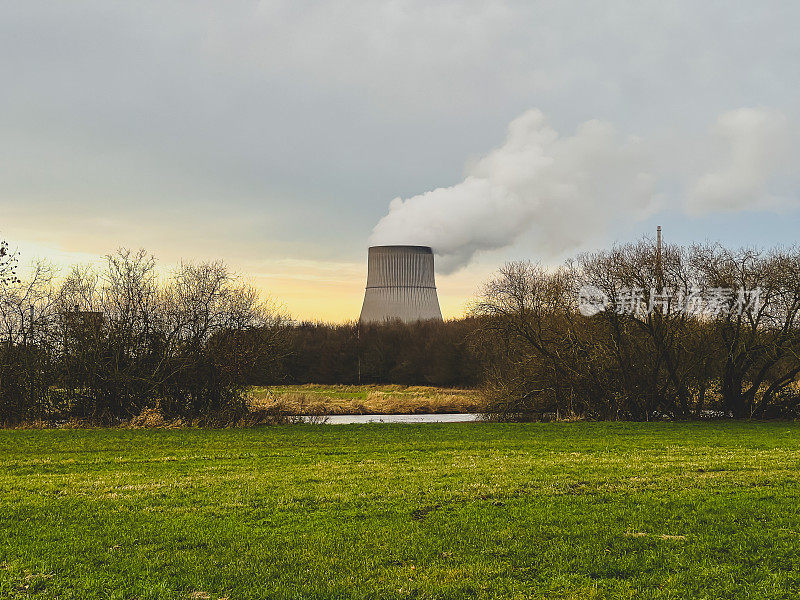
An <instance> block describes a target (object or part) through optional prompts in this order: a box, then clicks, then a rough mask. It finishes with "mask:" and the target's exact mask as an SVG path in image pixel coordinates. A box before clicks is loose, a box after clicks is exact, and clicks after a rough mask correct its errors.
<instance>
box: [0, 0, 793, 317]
mask: <svg viewBox="0 0 800 600" xmlns="http://www.w3.org/2000/svg"><path fill="white" fill-rule="evenodd" d="M798 23H800V3H797V2H793V1H788V0H787V1H784V2H777V1H773V2H769V1H762V2H752V1H750V2H731V1H726V2H712V1H703V2H697V1H696V0H694V1H687V2H663V1H658V2H656V1H652V2H649V1H641V0H639V1H633V0H630V1H627V2H620V1H612V0H604V1H603V2H596V1H584V2H568V1H567V2H565V1H563V0H560V1H553V2H537V1H525V2H519V3H514V2H464V1H458V2H440V3H437V2H431V1H424V2H418V3H417V2H378V1H374V0H373V1H366V2H348V1H342V0H339V1H336V2H330V3H319V2H315V3H304V2H298V1H296V0H295V1H292V2H236V1H234V0H226V1H224V2H222V1H221V2H186V3H180V2H165V1H163V0H161V1H158V2H145V1H141V0H139V1H136V2H133V1H131V2H128V3H125V4H123V3H117V2H109V1H108V0H98V1H96V2H80V1H74V2H61V3H56V2H46V3H45V2H37V1H35V0H24V1H21V2H11V1H9V2H3V3H2V6H1V7H0V74H1V75H2V81H3V84H2V91H0V235H2V236H3V237H5V238H7V239H8V240H9V242H10V243H11V245H12V246H13V247H17V248H19V250H20V251H21V253H22V260H23V262H24V261H26V260H29V259H30V258H32V257H33V256H35V255H39V256H47V257H51V258H52V259H53V260H56V261H59V262H62V263H65V264H67V263H69V262H73V261H85V260H92V259H94V258H96V257H97V256H100V255H102V254H105V253H107V252H109V251H112V250H113V249H114V248H116V247H117V246H128V247H140V246H143V247H145V248H147V249H148V250H150V251H151V252H152V253H154V254H155V255H156V256H157V257H158V258H159V259H160V260H161V261H162V262H164V263H166V264H170V263H174V262H177V261H178V260H180V259H181V258H185V259H195V260H200V259H207V258H223V259H225V260H226V261H227V262H229V263H230V264H231V265H232V266H233V267H235V268H236V269H238V270H239V271H241V272H242V273H244V274H245V275H246V276H247V277H249V278H251V280H252V281H253V282H254V283H256V284H257V285H258V286H260V287H262V288H263V289H265V290H267V291H268V292H269V293H271V294H272V295H273V296H274V297H276V298H277V299H278V300H279V301H282V302H283V303H285V305H286V307H287V308H288V309H289V311H290V312H292V313H293V314H294V315H296V316H298V317H304V318H322V319H338V320H341V319H346V318H355V317H357V315H358V311H359V309H360V303H361V299H362V290H363V285H364V279H365V266H366V265H365V259H366V248H367V246H368V244H369V243H370V239H372V240H373V241H379V242H380V241H383V240H391V241H392V242H400V241H403V240H407V241H408V242H411V243H431V244H432V245H433V246H434V247H435V248H436V249H437V252H438V253H439V257H438V258H437V260H439V261H440V265H441V270H440V275H439V278H438V284H439V290H440V296H441V299H442V305H443V310H444V312H445V313H446V314H447V315H457V314H459V313H460V312H461V311H462V310H463V307H464V303H465V302H466V301H467V299H468V297H469V295H470V294H471V293H472V291H473V290H474V289H475V287H476V286H477V285H478V284H479V283H480V282H481V281H482V280H483V279H484V278H485V277H486V276H487V274H489V273H491V271H492V270H493V269H495V268H496V267H497V266H499V265H500V264H501V263H502V262H504V261H505V260H509V259H516V258H531V259H535V260H542V261H544V262H547V263H554V262H557V261H560V260H562V259H563V258H564V257H565V256H568V255H570V254H572V253H574V252H577V251H580V250H584V249H590V248H594V247H598V246H603V245H608V244H610V243H612V242H614V241H625V240H631V239H635V238H637V237H639V236H640V235H642V234H644V233H651V232H652V230H654V229H655V225H656V224H661V225H663V226H664V233H665V237H666V238H667V240H670V241H678V242H685V241H692V240H706V239H709V240H721V241H723V242H726V243H729V244H731V245H750V244H755V245H762V246H766V245H772V244H776V243H783V244H790V243H795V242H796V241H797V232H798V225H800V219H799V218H798V216H799V215H800V213H799V212H798V208H799V207H800V177H798V168H797V165H798V139H800V138H798V135H797V123H798V118H800V114H798V113H799V112H800V97H798V96H800V85H799V84H800V80H799V79H798V78H799V77H800V36H798V35H797V32H796V30H797V24H798ZM394 199H397V200H395V201H394V202H393V203H392V209H391V212H389V211H390V208H389V206H390V202H392V201H393V200H394ZM387 213H388V214H387ZM497 215H502V216H501V217H498V216H497ZM379 222H380V226H379V227H378V228H377V229H376V231H375V233H374V234H373V228H375V227H376V225H378V223H379Z"/></svg>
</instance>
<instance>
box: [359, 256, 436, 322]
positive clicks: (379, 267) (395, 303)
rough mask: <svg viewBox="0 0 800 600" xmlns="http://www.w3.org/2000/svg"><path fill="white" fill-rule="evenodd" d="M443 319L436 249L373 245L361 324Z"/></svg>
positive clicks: (368, 264)
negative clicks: (437, 280) (438, 293)
mask: <svg viewBox="0 0 800 600" xmlns="http://www.w3.org/2000/svg"><path fill="white" fill-rule="evenodd" d="M432 319H433V320H436V321H441V320H442V311H441V310H440V309H439V298H438V296H437V295H436V281H435V280H434V275H433V251H432V250H431V249H430V248H429V247H428V246H372V247H371V248H370V249H369V260H368V263H367V289H366V292H365V293H364V305H363V306H362V307H361V317H360V318H359V322H360V323H383V322H386V321H395V320H400V321H403V322H404V323H411V322H414V321H426V320H432Z"/></svg>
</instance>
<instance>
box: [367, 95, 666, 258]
mask: <svg viewBox="0 0 800 600" xmlns="http://www.w3.org/2000/svg"><path fill="white" fill-rule="evenodd" d="M653 180H654V178H653V176H652V175H651V174H650V172H649V169H648V168H647V165H646V158H645V156H644V152H642V148H641V144H640V143H639V141H638V140H637V139H635V138H623V137H621V136H620V135H618V134H617V133H616V132H615V130H614V128H613V127H612V126H611V125H610V124H608V123H605V122H602V121H596V120H593V121H587V122H586V123H583V124H582V125H580V126H579V127H578V129H577V131H576V132H575V134H574V135H572V136H569V137H561V136H559V134H558V133H557V132H556V131H555V130H554V129H552V128H551V127H549V126H548V125H547V122H546V119H545V117H544V115H543V114H542V112H541V111H539V110H536V109H533V110H528V111H526V112H525V113H524V114H522V115H521V116H520V117H518V118H516V119H514V120H513V121H512V122H511V124H510V125H509V126H508V134H507V137H506V140H505V142H504V143H503V145H502V146H500V147H499V148H497V149H495V150H493V151H492V152H490V153H489V154H487V155H486V156H484V157H482V158H481V159H480V160H479V161H477V162H476V163H475V164H474V165H473V166H471V167H469V168H468V169H467V171H466V177H465V179H464V181H462V182H461V183H458V184H456V185H454V186H452V187H447V188H437V189H435V190H433V191H430V192H426V193H424V194H420V195H418V196H414V197H412V198H408V199H406V200H403V199H401V198H395V199H394V200H392V202H391V204H390V205H389V213H388V214H387V215H386V216H385V217H383V218H382V219H381V220H380V221H379V222H378V224H377V225H376V226H375V229H374V230H373V234H372V236H371V238H370V243H371V244H420V245H426V246H431V247H433V249H434V251H435V252H436V253H437V255H438V259H437V265H438V268H439V269H440V270H441V271H442V272H444V273H449V272H452V271H455V270H457V269H459V268H461V267H463V266H465V265H467V264H468V263H469V262H470V260H472V258H473V257H474V256H475V254H476V253H477V252H480V251H482V250H494V249H498V248H503V247H506V246H510V245H511V244H513V243H514V242H515V241H516V240H518V239H519V238H520V237H521V236H522V235H523V234H524V233H526V232H528V231H531V232H533V234H534V235H535V240H534V241H535V251H537V252H538V253H539V255H540V256H541V257H554V256H556V255H558V254H560V253H563V252H566V251H569V250H573V249H575V248H577V247H578V246H580V245H581V244H582V243H583V242H585V240H586V239H587V237H594V236H596V235H597V234H601V235H602V233H603V232H604V230H605V228H606V226H607V225H608V224H609V223H610V222H611V221H612V220H614V221H617V220H619V219H620V218H629V219H641V218H644V217H646V216H647V215H649V214H651V213H652V212H653V210H654V208H655V202H654V197H653ZM590 232H591V233H593V234H594V235H593V236H590V235H589V234H590Z"/></svg>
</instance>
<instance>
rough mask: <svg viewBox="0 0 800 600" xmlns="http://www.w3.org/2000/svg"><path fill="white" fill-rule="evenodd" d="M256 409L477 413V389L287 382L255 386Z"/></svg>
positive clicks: (304, 412)
mask: <svg viewBox="0 0 800 600" xmlns="http://www.w3.org/2000/svg"><path fill="white" fill-rule="evenodd" d="M249 393H250V396H251V399H252V405H253V407H254V408H268V407H272V408H275V407H279V408H281V409H282V410H284V411H286V412H288V413H291V414H307V413H315V414H329V415H366V414H372V415H374V414H408V413H474V412H478V409H479V404H480V398H479V394H478V392H477V391H475V390H465V389H458V388H438V387H427V386H402V385H318V384H308V385H286V386H270V387H253V388H250V390H249Z"/></svg>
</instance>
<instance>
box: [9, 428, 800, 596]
mask: <svg viewBox="0 0 800 600" xmlns="http://www.w3.org/2000/svg"><path fill="white" fill-rule="evenodd" d="M0 463H1V464H2V469H0V598H17V597H19V598H30V597H40V598H76V599H77V598H80V599H100V598H103V599H108V598H139V599H148V598H223V597H227V598H230V599H231V600H233V599H240V598H298V599H299V598H303V599H305V598H380V599H383V598H408V597H413V598H454V599H455V598H459V599H460V598H473V597H477V598H632V597H637V598H639V597H641V598H796V597H800V426H798V425H793V424H786V423H771V424H745V423H739V424H736V423H724V424H620V423H609V424H606V423H555V424H525V425H511V424H508V425H506V424H493V423H463V424H442V425H361V426H311V425H297V426H285V427H265V428H258V429H249V430H241V429H239V430H237V429H230V430H218V431H213V430H197V429H188V430H122V429H116V430H73V431H67V430H44V431H41V430H37V431H33V430H29V431H22V430H19V431H2V432H0Z"/></svg>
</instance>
